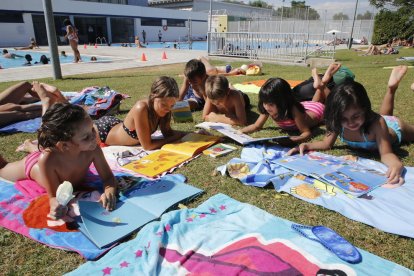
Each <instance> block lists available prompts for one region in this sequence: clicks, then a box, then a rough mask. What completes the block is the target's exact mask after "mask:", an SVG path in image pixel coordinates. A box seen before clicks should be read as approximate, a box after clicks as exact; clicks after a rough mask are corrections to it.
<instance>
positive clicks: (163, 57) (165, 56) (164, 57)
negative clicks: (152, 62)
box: [161, 51, 167, 59]
mask: <svg viewBox="0 0 414 276" xmlns="http://www.w3.org/2000/svg"><path fill="white" fill-rule="evenodd" d="M161 59H167V54H166V53H165V51H164V52H163V53H162V57H161Z"/></svg>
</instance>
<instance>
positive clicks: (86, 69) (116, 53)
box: [0, 45, 207, 82]
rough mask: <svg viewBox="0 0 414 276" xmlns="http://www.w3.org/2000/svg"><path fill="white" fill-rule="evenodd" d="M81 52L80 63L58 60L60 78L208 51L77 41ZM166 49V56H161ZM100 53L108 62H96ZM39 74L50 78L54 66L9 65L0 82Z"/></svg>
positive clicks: (171, 61) (172, 60) (179, 59)
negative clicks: (14, 66)
mask: <svg viewBox="0 0 414 276" xmlns="http://www.w3.org/2000/svg"><path fill="white" fill-rule="evenodd" d="M33 51H36V52H44V53H46V55H47V56H50V53H49V52H48V51H49V50H48V48H47V47H41V49H38V50H30V52H33ZM60 51H65V52H66V54H68V55H72V50H71V48H70V47H69V46H59V53H60ZM79 51H80V53H81V56H87V57H84V58H83V60H84V61H85V62H81V63H61V70H62V76H63V78H65V77H68V76H71V75H77V74H86V73H96V72H104V71H111V70H119V69H128V68H137V67H147V66H156V65H163V64H174V63H185V62H187V61H189V60H190V59H193V58H197V57H199V56H205V55H207V51H199V50H177V49H170V48H163V49H154V48H135V47H131V48H130V47H108V46H98V47H97V48H94V46H87V48H86V49H84V46H83V45H79ZM164 52H165V54H166V56H167V59H162V57H163V53H164ZM143 53H144V54H145V56H146V59H147V61H141V57H142V54H143ZM91 56H96V57H97V59H98V62H89V59H90V57H91ZM100 57H105V58H109V59H111V61H109V62H99V59H100ZM42 78H53V67H52V65H51V64H47V65H33V66H24V67H19V68H9V69H2V70H0V82H7V81H19V80H34V79H42Z"/></svg>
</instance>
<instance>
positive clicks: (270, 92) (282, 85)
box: [258, 78, 305, 120]
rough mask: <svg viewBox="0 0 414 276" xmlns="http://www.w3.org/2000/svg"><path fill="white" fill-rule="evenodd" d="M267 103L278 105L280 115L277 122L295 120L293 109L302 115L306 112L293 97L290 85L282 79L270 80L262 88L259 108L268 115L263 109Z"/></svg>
mask: <svg viewBox="0 0 414 276" xmlns="http://www.w3.org/2000/svg"><path fill="white" fill-rule="evenodd" d="M265 103H272V104H274V105H276V108H277V113H278V115H277V118H276V120H286V119H293V115H292V109H293V107H296V108H297V109H298V110H299V111H300V112H302V113H304V112H305V108H304V107H303V105H302V104H301V103H300V102H299V101H298V100H296V99H295V97H294V96H293V93H292V89H291V88H290V84H289V83H288V82H287V81H285V80H284V79H281V78H270V79H268V80H267V81H266V82H265V84H263V86H262V88H260V91H259V103H258V108H259V112H260V113H261V114H268V113H267V111H266V109H265V108H264V107H263V104H265Z"/></svg>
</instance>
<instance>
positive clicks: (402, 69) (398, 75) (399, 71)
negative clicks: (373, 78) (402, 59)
mask: <svg viewBox="0 0 414 276" xmlns="http://www.w3.org/2000/svg"><path fill="white" fill-rule="evenodd" d="M407 69H408V67H407V65H399V66H397V67H394V69H392V72H391V75H390V79H389V80H388V88H389V89H390V90H391V91H395V90H397V88H398V85H399V84H400V82H401V80H402V78H403V77H404V75H405V73H407ZM412 88H413V86H412V85H411V89H412Z"/></svg>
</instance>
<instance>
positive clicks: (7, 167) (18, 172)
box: [0, 155, 26, 181]
mask: <svg viewBox="0 0 414 276" xmlns="http://www.w3.org/2000/svg"><path fill="white" fill-rule="evenodd" d="M25 160H26V158H23V159H22V160H19V161H16V162H11V163H9V162H7V161H6V160H5V159H4V158H3V157H2V156H1V155H0V177H3V178H4V179H7V180H10V181H16V180H19V179H25V178H26V175H25V173H24V169H25Z"/></svg>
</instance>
